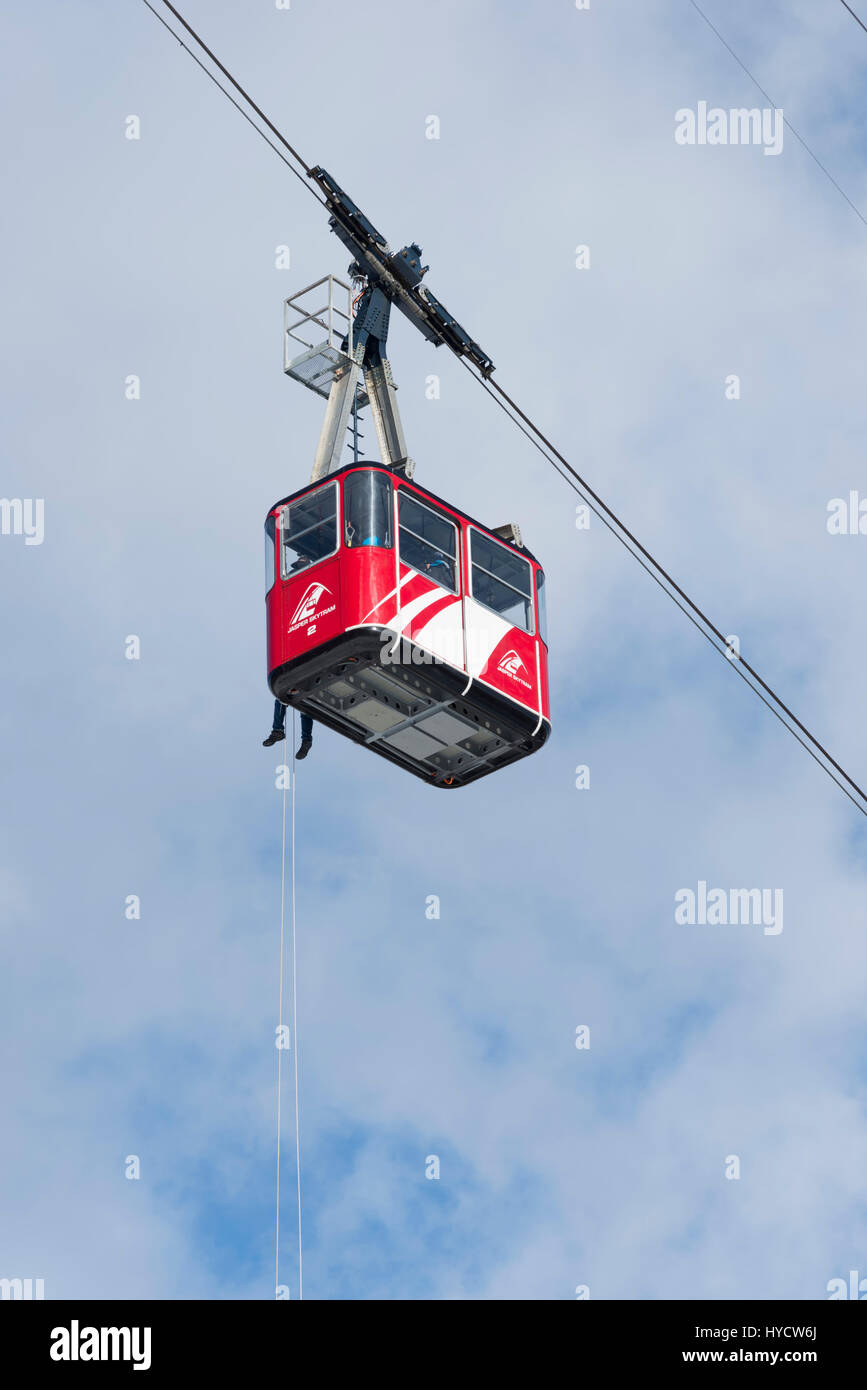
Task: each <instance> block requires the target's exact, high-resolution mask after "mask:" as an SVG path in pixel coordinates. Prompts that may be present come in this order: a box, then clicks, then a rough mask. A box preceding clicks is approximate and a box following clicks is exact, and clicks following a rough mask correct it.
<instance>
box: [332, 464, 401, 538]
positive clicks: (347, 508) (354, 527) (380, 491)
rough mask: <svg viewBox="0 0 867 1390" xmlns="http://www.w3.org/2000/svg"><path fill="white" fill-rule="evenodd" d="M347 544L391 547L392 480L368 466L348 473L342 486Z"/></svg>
mask: <svg viewBox="0 0 867 1390" xmlns="http://www.w3.org/2000/svg"><path fill="white" fill-rule="evenodd" d="M343 514H344V518H345V522H344V534H345V537H346V544H347V545H349V546H358V545H381V546H384V547H386V548H387V549H389V550H390V549H391V480H390V479H389V478H388V477H386V475H385V473H377V472H374V470H373V469H371V470H370V471H369V472H364V473H350V474H349V476H348V478H347V479H346V482H345V483H344V485H343Z"/></svg>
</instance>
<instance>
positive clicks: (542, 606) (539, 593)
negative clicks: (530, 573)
mask: <svg viewBox="0 0 867 1390" xmlns="http://www.w3.org/2000/svg"><path fill="white" fill-rule="evenodd" d="M536 612H537V613H538V615H539V636H540V637H541V639H542V641H543V642H544V643H545V646H546V647H547V645H548V608H547V605H546V603H545V576H544V574H543V573H542V571H541V570H536Z"/></svg>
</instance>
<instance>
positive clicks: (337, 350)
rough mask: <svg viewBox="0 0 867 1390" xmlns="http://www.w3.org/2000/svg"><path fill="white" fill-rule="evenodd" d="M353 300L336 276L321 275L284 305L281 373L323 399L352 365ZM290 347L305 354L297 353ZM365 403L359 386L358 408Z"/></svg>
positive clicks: (365, 396)
mask: <svg viewBox="0 0 867 1390" xmlns="http://www.w3.org/2000/svg"><path fill="white" fill-rule="evenodd" d="M323 286H324V287H325V288H323ZM352 299H353V294H352V287H351V285H347V284H346V282H345V281H344V280H339V279H338V278H337V276H336V275H323V277H322V279H321V280H316V281H315V282H314V283H313V284H312V285H307V286H306V287H305V288H304V289H303V290H299V291H298V293H297V294H293V295H291V296H290V297H289V299H286V300H284V302H283V370H284V372H285V373H286V375H287V376H291V377H292V379H293V381H300V383H301V385H302V386H306V387H308V389H309V390H311V391H315V392H316V394H317V396H322V397H323V398H324V399H325V400H327V399H328V396H329V393H330V391H331V387H332V385H333V383H334V381H335V380H337V379H338V378H339V377H341V376H342V375H343V374H344V372H346V371H348V370H349V368H350V367H351V366H352V356H351V354H352V348H353V344H352ZM323 300H324V302H322V301H323ZM322 333H324V335H325V337H324V339H323V338H322V337H321V336H320V335H321V334H322ZM344 342H346V343H347V348H348V351H347V352H344V351H343V343H344ZM293 345H300V346H301V347H303V348H304V351H303V352H302V353H298V352H297V347H293ZM293 354H294V355H293ZM367 403H368V398H367V395H366V393H365V391H364V389H363V388H362V387H359V390H358V409H359V410H361V409H363V407H364V406H366V405H367Z"/></svg>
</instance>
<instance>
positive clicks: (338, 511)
mask: <svg viewBox="0 0 867 1390" xmlns="http://www.w3.org/2000/svg"><path fill="white" fill-rule="evenodd" d="M327 488H331V490H332V492H333V494H334V521H335V526H334V541H335V544H334V549H333V550H329V552H328V554H327V555H320V556H319V559H318V560H311V562H310V564H309V565H305V566H304V568H303V569H299V570H295V571H294V572H287V571H286V569H285V559H286V546H285V544H284V542H283V532H284V520H285V518H286V514H287V512H289V511H291V509H292V508H293V507H297V506H299V505H300V504H301V503H302V502H308V501H309V500H310V498H311V497H315V496H316V495H317V494H318V493H320V492H323V493H324V492H325V491H326V489H327ZM322 525H323V523H322V522H321V521H317V522H314V523H313V525H312V526H307V527H305V529H304V530H303V531H299V532H298V536H306V535H307V532H308V531H313V530H315V529H316V528H317V527H318V526H322ZM342 538H343V508H342V506H341V502H340V488H339V487H338V486H337V479H336V478H332V479H331V480H330V481H329V482H327V483H323V484H322V486H321V487H314V488H311V489H310V491H309V492H305V493H304V494H303V496H301V497H296V498H294V500H293V501H291V502H286V503H285V504H284V506H282V507H281V508H280V545H279V553H280V578H281V580H282V582H283V583H284V584H285V583H287V582H288V581H289V580H290V579H298V578H299V577H300V576H301V575H302V574H308V573H309V572H310V570H314V569H315V568H316V566H317V565H321V564H322V562H323V560H330V559H331V558H332V557H333V556H334V555H336V554H337V552H338V551H339V549H340V543H341V540H342ZM296 539H297V536H296Z"/></svg>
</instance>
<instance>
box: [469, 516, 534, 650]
mask: <svg viewBox="0 0 867 1390" xmlns="http://www.w3.org/2000/svg"><path fill="white" fill-rule="evenodd" d="M470 573H471V592H472V595H473V598H474V599H476V601H477V602H478V603H483V604H484V605H485V607H486V608H490V609H491V610H492V612H494V613H499V615H500V617H501V618H504V619H505V621H506V622H507V623H511V624H512V626H513V627H521V628H523V629H524V631H525V632H532V631H533V572H532V570H531V568H530V563H529V561H528V560H523V559H522V558H521V556H520V555H516V554H515V552H514V551H513V550H509V549H507V547H506V546H504V545H498V544H497V542H496V541H493V540H490V539H489V538H488V537H487V536H483V535H482V534H481V532H480V531H476V530H471V531H470Z"/></svg>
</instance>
